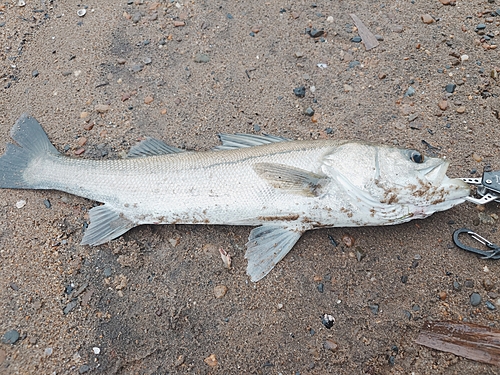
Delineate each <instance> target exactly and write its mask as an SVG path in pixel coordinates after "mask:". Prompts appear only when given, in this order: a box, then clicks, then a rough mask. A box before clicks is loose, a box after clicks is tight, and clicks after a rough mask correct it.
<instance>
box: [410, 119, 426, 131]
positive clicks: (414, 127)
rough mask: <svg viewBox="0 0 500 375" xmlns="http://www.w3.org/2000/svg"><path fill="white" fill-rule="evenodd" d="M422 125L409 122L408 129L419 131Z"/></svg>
mask: <svg viewBox="0 0 500 375" xmlns="http://www.w3.org/2000/svg"><path fill="white" fill-rule="evenodd" d="M423 127H424V125H423V124H422V123H421V122H418V121H417V122H410V128H411V129H414V130H421V129H422V128H423Z"/></svg>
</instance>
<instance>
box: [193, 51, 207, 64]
mask: <svg viewBox="0 0 500 375" xmlns="http://www.w3.org/2000/svg"><path fill="white" fill-rule="evenodd" d="M209 61H210V56H208V55H205V54H204V53H197V54H196V56H195V57H194V62H196V63H207V62H209Z"/></svg>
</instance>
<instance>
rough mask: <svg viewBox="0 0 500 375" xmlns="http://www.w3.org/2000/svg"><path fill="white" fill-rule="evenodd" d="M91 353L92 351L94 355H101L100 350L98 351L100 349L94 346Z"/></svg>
mask: <svg viewBox="0 0 500 375" xmlns="http://www.w3.org/2000/svg"><path fill="white" fill-rule="evenodd" d="M92 351H93V352H94V354H96V355H97V354H100V353H101V349H100V348H98V347H97V346H94V347H93V348H92Z"/></svg>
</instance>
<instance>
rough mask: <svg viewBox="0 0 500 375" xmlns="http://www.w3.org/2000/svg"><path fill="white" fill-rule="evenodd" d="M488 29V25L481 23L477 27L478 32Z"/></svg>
mask: <svg viewBox="0 0 500 375" xmlns="http://www.w3.org/2000/svg"><path fill="white" fill-rule="evenodd" d="M484 29H486V25H485V24H484V23H480V24H479V25H477V26H476V30H484Z"/></svg>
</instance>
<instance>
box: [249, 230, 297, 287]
mask: <svg viewBox="0 0 500 375" xmlns="http://www.w3.org/2000/svg"><path fill="white" fill-rule="evenodd" d="M302 233H303V231H301V230H299V229H298V228H295V227H292V228H290V227H285V226H280V225H264V226H261V227H258V228H255V229H253V230H252V231H251V232H250V236H249V237H248V242H247V244H246V246H247V252H246V254H245V258H246V259H248V266H247V274H248V275H249V276H250V278H251V280H252V281H254V282H256V281H259V280H260V279H262V278H263V277H264V276H266V275H267V274H268V273H269V271H271V270H272V269H273V268H274V266H275V265H276V264H277V263H278V262H279V261H280V260H281V259H283V257H284V256H285V255H286V254H288V252H289V251H290V250H291V249H292V247H293V245H295V243H296V242H297V241H298V240H299V238H300V236H302Z"/></svg>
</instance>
